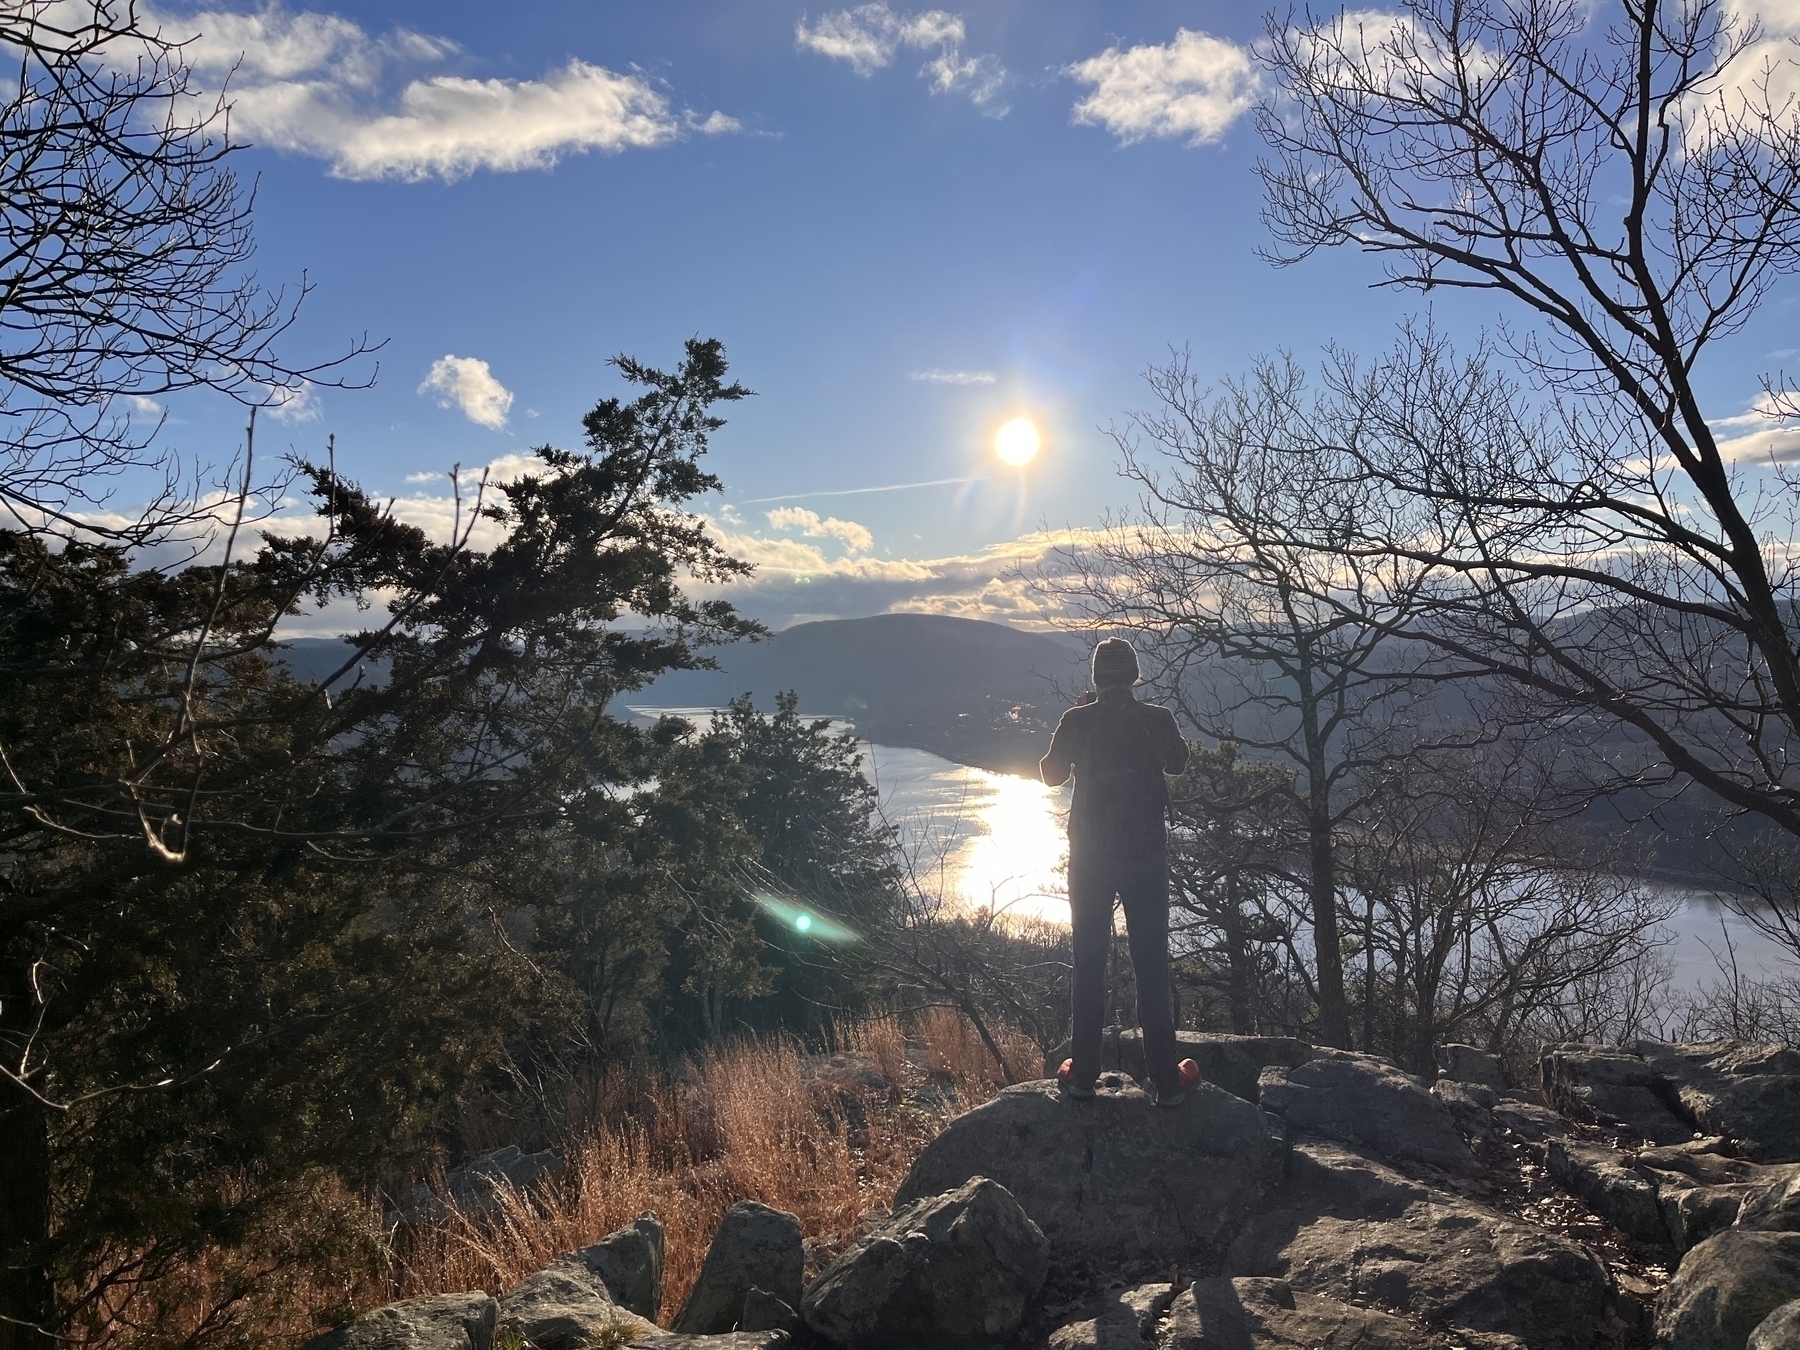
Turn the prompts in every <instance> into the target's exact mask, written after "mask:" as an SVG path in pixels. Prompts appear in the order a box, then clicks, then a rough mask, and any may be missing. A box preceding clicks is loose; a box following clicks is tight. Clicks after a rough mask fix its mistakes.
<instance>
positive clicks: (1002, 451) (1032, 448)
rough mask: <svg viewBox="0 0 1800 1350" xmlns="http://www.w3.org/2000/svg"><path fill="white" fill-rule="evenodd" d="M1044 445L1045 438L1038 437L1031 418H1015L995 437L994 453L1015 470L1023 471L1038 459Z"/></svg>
mask: <svg viewBox="0 0 1800 1350" xmlns="http://www.w3.org/2000/svg"><path fill="white" fill-rule="evenodd" d="M1043 443H1044V438H1043V437H1042V436H1040V435H1038V429H1037V426H1036V424H1035V423H1033V422H1032V420H1031V419H1030V418H1029V417H1015V418H1013V420H1012V421H1010V422H1008V423H1007V424H1006V425H1005V426H1003V427H1001V428H1000V432H999V434H998V435H997V436H995V437H994V453H995V454H997V455H999V456H1000V458H1001V460H1002V461H1004V462H1005V463H1007V464H1010V465H1012V466H1013V468H1015V469H1022V468H1024V467H1025V466H1026V465H1027V464H1029V463H1031V461H1032V460H1034V459H1036V458H1037V452H1038V447H1039V446H1041V445H1043Z"/></svg>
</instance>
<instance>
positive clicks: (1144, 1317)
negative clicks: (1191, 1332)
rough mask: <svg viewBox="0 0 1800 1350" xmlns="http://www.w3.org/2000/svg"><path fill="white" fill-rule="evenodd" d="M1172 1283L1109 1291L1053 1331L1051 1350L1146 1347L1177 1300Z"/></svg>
mask: <svg viewBox="0 0 1800 1350" xmlns="http://www.w3.org/2000/svg"><path fill="white" fill-rule="evenodd" d="M1175 1294H1176V1290H1175V1287H1174V1286H1173V1285H1171V1284H1167V1283H1161V1284H1140V1285H1136V1286H1134V1287H1132V1288H1130V1289H1120V1290H1117V1291H1115V1292H1113V1293H1111V1294H1109V1295H1108V1296H1107V1297H1106V1298H1105V1299H1104V1300H1102V1301H1101V1303H1100V1306H1099V1307H1097V1308H1089V1309H1087V1310H1086V1311H1085V1312H1084V1313H1083V1314H1082V1315H1081V1316H1079V1317H1075V1318H1072V1319H1071V1320H1069V1321H1067V1322H1065V1323H1063V1324H1062V1325H1061V1326H1059V1327H1058V1328H1056V1330H1055V1331H1052V1332H1051V1333H1050V1339H1049V1342H1048V1346H1049V1350H1144V1342H1145V1341H1146V1340H1147V1339H1149V1336H1150V1333H1151V1331H1152V1330H1153V1329H1154V1328H1155V1326H1156V1323H1157V1320H1158V1319H1159V1318H1161V1317H1162V1315H1163V1314H1164V1313H1165V1312H1167V1311H1168V1310H1169V1304H1170V1303H1171V1302H1172V1301H1173V1300H1174V1298H1175Z"/></svg>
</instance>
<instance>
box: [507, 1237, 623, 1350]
mask: <svg viewBox="0 0 1800 1350" xmlns="http://www.w3.org/2000/svg"><path fill="white" fill-rule="evenodd" d="M655 1329H656V1327H655V1324H654V1323H652V1322H650V1321H649V1320H648V1319H647V1318H644V1317H640V1316H638V1315H637V1314H636V1313H632V1312H627V1311H626V1310H625V1309H624V1308H621V1307H620V1306H619V1305H618V1304H616V1303H614V1302H613V1300H612V1296H611V1294H610V1293H609V1292H608V1290H607V1287H606V1285H605V1283H604V1282H603V1281H602V1280H601V1279H600V1277H599V1276H598V1275H595V1274H594V1273H593V1272H592V1271H591V1270H589V1269H588V1267H587V1263H586V1262H584V1261H583V1260H582V1259H581V1254H580V1253H579V1252H578V1253H575V1254H573V1255H570V1256H565V1257H563V1258H562V1259H561V1260H559V1261H556V1262H554V1263H552V1264H551V1265H550V1266H548V1267H546V1268H545V1269H543V1270H540V1271H539V1272H538V1273H537V1274H535V1275H533V1276H532V1277H531V1278H530V1279H528V1280H526V1281H525V1283H523V1284H521V1285H520V1286H519V1287H518V1288H516V1289H513V1290H510V1291H508V1292H507V1293H505V1294H503V1295H501V1297H500V1315H499V1320H498V1331H499V1337H500V1339H501V1340H502V1341H506V1340H509V1339H510V1340H513V1341H515V1342H516V1341H523V1342H524V1343H525V1344H526V1345H529V1346H531V1347H532V1350H580V1347H582V1346H586V1345H593V1344H603V1343H611V1344H615V1345H616V1344H618V1343H619V1342H620V1341H622V1340H629V1339H630V1338H631V1337H633V1336H639V1335H643V1334H646V1333H648V1332H651V1331H654V1330H655Z"/></svg>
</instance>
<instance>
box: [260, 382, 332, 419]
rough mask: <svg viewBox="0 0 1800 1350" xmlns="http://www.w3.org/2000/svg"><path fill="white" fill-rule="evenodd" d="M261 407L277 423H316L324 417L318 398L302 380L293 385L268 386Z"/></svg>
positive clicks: (311, 388)
mask: <svg viewBox="0 0 1800 1350" xmlns="http://www.w3.org/2000/svg"><path fill="white" fill-rule="evenodd" d="M267 395H268V401H267V402H266V403H264V404H263V407H265V408H267V409H268V411H269V416H270V417H273V418H274V419H275V420H276V421H277V422H290V423H294V422H316V421H318V420H319V419H320V418H321V417H323V416H324V415H325V409H324V408H323V407H322V406H321V405H320V403H319V396H318V394H316V393H315V392H314V391H313V387H312V386H311V385H310V384H307V383H306V382H305V381H304V380H302V381H301V382H300V383H299V384H295V385H278V384H277V385H270V386H269V387H268V390H267Z"/></svg>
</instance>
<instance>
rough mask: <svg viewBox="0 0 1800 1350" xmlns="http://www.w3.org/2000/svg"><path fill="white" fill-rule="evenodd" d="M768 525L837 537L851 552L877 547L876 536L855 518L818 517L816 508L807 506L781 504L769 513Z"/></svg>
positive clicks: (810, 535)
mask: <svg viewBox="0 0 1800 1350" xmlns="http://www.w3.org/2000/svg"><path fill="white" fill-rule="evenodd" d="M768 520H769V527H770V528H771V529H776V530H798V531H800V533H801V534H803V535H805V536H806V537H807V538H809V539H836V540H839V541H840V542H841V543H843V545H844V546H845V547H846V548H848V549H849V550H850V551H851V552H852V553H867V552H868V551H869V550H870V549H871V548H873V547H875V536H874V535H872V534H870V533H869V531H868V530H867V528H865V527H864V526H862V525H859V524H857V523H856V522H855V521H854V520H839V519H838V518H837V517H836V516H826V517H825V518H824V519H823V520H821V519H820V518H819V513H818V512H817V511H809V510H807V509H806V508H805V507H804V506H778V507H776V508H775V510H773V511H770V512H769V513H768Z"/></svg>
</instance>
